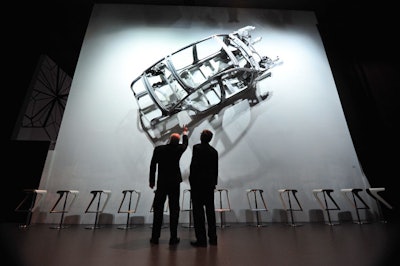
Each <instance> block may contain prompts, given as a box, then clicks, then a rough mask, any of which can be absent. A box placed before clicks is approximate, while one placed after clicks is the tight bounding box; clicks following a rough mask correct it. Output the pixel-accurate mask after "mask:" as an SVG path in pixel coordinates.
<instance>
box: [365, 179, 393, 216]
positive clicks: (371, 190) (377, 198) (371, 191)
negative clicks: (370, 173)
mask: <svg viewBox="0 0 400 266" xmlns="http://www.w3.org/2000/svg"><path fill="white" fill-rule="evenodd" d="M366 191H367V194H368V195H370V196H371V197H372V198H373V199H374V200H375V201H376V205H377V207H378V218H379V221H380V222H382V223H386V220H385V218H384V216H383V212H382V206H381V204H383V205H385V206H386V207H387V208H388V209H393V207H392V205H390V204H389V203H388V202H387V201H386V200H384V199H383V198H382V197H381V196H380V195H379V194H378V193H379V192H383V191H385V188H383V187H375V188H367V189H366Z"/></svg>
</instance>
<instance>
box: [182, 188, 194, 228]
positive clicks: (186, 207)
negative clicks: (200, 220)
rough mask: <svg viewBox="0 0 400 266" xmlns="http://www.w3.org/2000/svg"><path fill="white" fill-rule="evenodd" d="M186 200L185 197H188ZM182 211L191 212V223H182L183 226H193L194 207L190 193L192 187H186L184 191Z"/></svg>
mask: <svg viewBox="0 0 400 266" xmlns="http://www.w3.org/2000/svg"><path fill="white" fill-rule="evenodd" d="M187 194H189V196H187ZM188 198H189V200H186V201H185V199H188ZM181 211H183V212H188V213H189V224H187V225H182V227H186V228H193V227H194V225H193V221H192V212H193V208H192V195H191V193H190V189H184V190H183V192H182V207H181Z"/></svg>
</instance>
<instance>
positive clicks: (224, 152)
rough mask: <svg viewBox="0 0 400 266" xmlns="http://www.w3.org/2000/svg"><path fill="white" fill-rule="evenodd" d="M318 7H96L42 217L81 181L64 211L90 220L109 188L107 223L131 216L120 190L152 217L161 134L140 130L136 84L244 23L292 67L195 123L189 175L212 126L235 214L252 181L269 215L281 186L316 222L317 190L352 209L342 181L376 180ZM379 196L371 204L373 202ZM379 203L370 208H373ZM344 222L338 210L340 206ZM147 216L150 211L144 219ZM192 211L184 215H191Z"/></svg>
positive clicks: (265, 49) (303, 215)
mask: <svg viewBox="0 0 400 266" xmlns="http://www.w3.org/2000/svg"><path fill="white" fill-rule="evenodd" d="M316 24H317V21H316V18H315V16H314V13H312V12H302V11H287V10H285V11H281V10H259V9H240V8H216V7H212V8H211V7H184V6H178V7H177V6H151V5H121V4H119V5H102V4H96V5H95V6H94V8H93V12H92V16H91V18H90V22H89V25H88V28H87V32H86V35H85V38H84V42H83V45H82V49H81V53H80V57H79V60H78V64H77V68H76V71H75V76H74V79H73V82H72V87H71V91H70V95H69V98H68V103H67V106H66V110H65V113H64V117H63V121H62V125H61V129H60V132H59V136H58V140H57V144H56V147H55V149H54V151H53V152H51V153H49V155H48V159H47V162H46V167H45V170H44V172H43V176H42V179H41V184H40V188H41V189H47V190H48V194H47V196H46V198H45V201H44V202H43V204H42V205H41V209H40V210H41V213H40V215H36V216H35V217H36V222H45V223H58V222H59V219H60V215H59V214H58V215H57V214H49V213H48V211H49V210H50V208H51V207H52V206H53V204H54V202H55V201H56V199H57V197H58V195H57V194H56V191H57V190H68V189H74V190H79V191H80V193H79V196H78V198H77V200H76V202H75V203H74V205H73V206H72V207H71V210H70V211H69V213H68V214H66V221H67V222H71V223H81V224H91V223H93V222H94V214H88V213H84V211H85V209H86V207H87V205H88V203H89V201H90V199H91V194H90V191H91V190H98V189H106V190H111V191H112V194H111V198H110V201H109V203H108V205H107V206H106V208H105V210H104V214H105V216H107V217H108V218H107V219H106V220H104V221H105V222H107V223H113V224H123V223H125V220H126V214H118V213H117V210H118V207H119V204H120V201H121V199H122V190H124V189H137V190H140V191H141V193H142V197H141V200H140V203H139V206H138V210H137V213H136V214H135V215H134V216H135V217H137V218H138V220H141V222H144V223H151V221H152V213H151V212H150V208H151V204H152V199H153V191H152V190H151V189H150V188H149V187H148V175H149V164H150V159H151V155H152V151H153V148H154V145H153V143H152V142H151V141H150V140H149V139H148V138H147V136H146V134H145V133H144V132H142V131H141V128H140V126H139V123H138V114H137V105H136V102H135V99H134V97H133V93H132V91H131V90H130V83H131V82H132V80H133V79H134V78H136V77H137V76H138V75H140V74H141V72H142V71H143V70H145V69H146V68H147V67H149V66H150V65H152V64H153V63H155V62H156V61H157V60H159V59H161V58H162V57H163V56H165V55H167V54H169V53H171V52H174V51H175V50H177V49H179V48H181V47H183V46H184V45H187V44H189V43H191V42H194V41H196V40H199V39H201V38H204V37H207V36H209V35H212V34H217V33H230V32H232V31H234V30H237V29H239V28H241V27H244V26H247V25H253V26H255V27H256V29H255V31H254V32H253V36H255V37H257V36H261V37H262V41H261V42H260V43H257V44H256V45H255V47H256V49H257V50H258V51H259V52H260V53H261V54H263V55H267V56H269V57H271V58H275V57H276V56H279V57H280V58H281V60H282V64H281V65H279V66H277V67H275V68H273V69H272V70H271V72H272V77H270V78H267V79H265V80H263V81H262V82H260V83H259V84H258V85H257V86H258V88H257V89H258V90H259V91H261V92H270V95H271V97H270V98H268V99H267V100H266V101H264V102H261V103H259V104H258V105H256V106H253V107H251V108H250V107H249V105H248V104H247V103H246V102H242V103H239V104H237V105H235V106H233V107H232V108H229V109H227V110H226V111H225V113H224V114H223V117H220V118H219V126H217V127H216V126H215V125H214V124H210V123H209V122H208V121H207V120H205V121H204V122H203V123H202V124H201V125H200V126H199V127H197V128H190V138H189V148H188V150H187V151H186V152H185V153H184V155H183V157H182V159H181V169H182V173H183V178H184V182H183V183H182V186H181V187H182V190H183V189H185V188H189V184H188V181H187V177H188V167H189V163H190V158H191V153H192V149H191V148H192V145H193V144H195V143H197V142H199V133H200V131H201V130H202V129H204V128H209V129H211V130H212V131H213V132H214V133H215V136H214V139H213V140H212V143H211V144H212V145H213V146H215V148H216V149H217V150H218V151H219V153H220V168H219V172H220V176H219V187H221V188H227V189H229V191H230V200H231V207H232V209H233V211H232V213H231V214H230V215H229V216H228V221H231V222H245V221H246V211H245V210H246V209H247V208H248V204H247V201H246V200H247V199H246V193H245V190H246V189H248V188H253V187H257V188H261V189H263V190H264V191H265V196H266V201H267V204H268V208H269V212H268V214H267V217H266V219H267V221H271V222H275V221H276V222H280V221H281V220H280V218H281V217H280V216H279V215H278V214H279V212H280V211H281V210H282V204H281V202H280V199H279V194H278V191H277V190H278V189H281V188H294V189H297V190H298V191H299V192H298V198H299V200H300V202H301V203H302V205H303V208H304V211H303V212H297V213H296V219H297V220H299V221H310V220H311V219H310V213H311V212H312V211H313V210H315V209H320V207H319V205H318V204H317V202H316V201H315V199H314V198H313V195H312V190H313V189H314V188H332V189H335V193H334V194H333V196H334V197H335V199H336V200H337V202H338V203H339V205H340V206H341V212H351V213H353V217H355V214H354V211H353V209H352V208H351V206H350V205H349V203H348V202H346V201H345V200H344V197H343V196H342V195H341V193H340V192H339V190H340V189H341V188H353V187H359V188H366V187H369V184H368V181H367V179H366V177H365V176H364V175H363V172H362V169H361V166H360V165H359V162H358V159H357V155H356V153H355V150H354V146H353V143H352V140H351V137H350V134H349V131H348V128H347V125H346V121H345V117H344V114H343V111H342V107H341V104H340V100H339V97H338V94H337V90H336V86H335V82H334V80H333V76H332V73H331V69H330V66H329V63H328V60H327V57H326V54H325V50H324V47H323V44H322V41H321V38H320V35H319V33H318V30H317V27H316ZM369 202H370V201H369ZM371 206H372V205H371ZM332 216H333V219H334V220H337V217H338V213H335V214H332ZM139 218H140V219H139ZM187 218H188V217H187V215H186V214H184V213H182V215H181V218H180V219H181V222H187Z"/></svg>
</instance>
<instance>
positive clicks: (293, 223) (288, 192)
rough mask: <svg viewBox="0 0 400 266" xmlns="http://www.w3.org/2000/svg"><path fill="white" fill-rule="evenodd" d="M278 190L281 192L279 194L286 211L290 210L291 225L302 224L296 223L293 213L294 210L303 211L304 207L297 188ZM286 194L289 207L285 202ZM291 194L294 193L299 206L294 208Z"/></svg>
mask: <svg viewBox="0 0 400 266" xmlns="http://www.w3.org/2000/svg"><path fill="white" fill-rule="evenodd" d="M278 192H279V196H280V198H281V201H282V205H283V208H284V209H285V210H286V212H289V214H290V224H289V225H291V226H300V225H301V224H296V223H295V221H294V215H293V212H294V211H303V208H302V207H301V205H300V202H299V200H298V199H297V196H296V193H297V190H296V189H278ZM285 194H286V195H287V201H288V204H289V207H288V206H287V205H286V203H285V199H284V195H285ZM290 195H292V196H293V198H294V200H295V201H296V205H297V208H293V206H292V200H291V197H290Z"/></svg>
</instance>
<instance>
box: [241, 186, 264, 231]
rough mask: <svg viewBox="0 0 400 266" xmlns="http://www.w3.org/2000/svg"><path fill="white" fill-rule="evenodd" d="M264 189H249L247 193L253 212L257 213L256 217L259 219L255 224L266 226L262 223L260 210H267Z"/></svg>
mask: <svg viewBox="0 0 400 266" xmlns="http://www.w3.org/2000/svg"><path fill="white" fill-rule="evenodd" d="M263 192H264V191H263V190H262V189H255V188H253V189H247V190H246V194H247V200H248V202H249V207H250V210H251V211H252V212H255V213H256V219H257V224H256V225H255V226H257V227H262V226H266V225H265V224H262V222H261V217H260V215H261V214H260V212H264V211H265V212H267V211H268V208H267V204H266V203H265V200H264V196H263ZM250 197H252V198H253V201H252V200H251V199H250Z"/></svg>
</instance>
